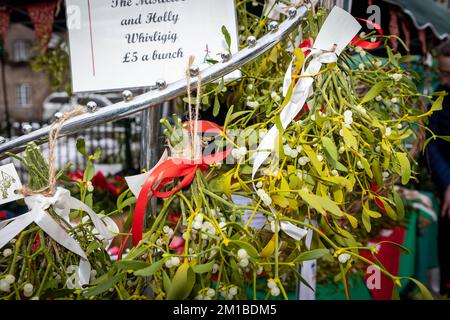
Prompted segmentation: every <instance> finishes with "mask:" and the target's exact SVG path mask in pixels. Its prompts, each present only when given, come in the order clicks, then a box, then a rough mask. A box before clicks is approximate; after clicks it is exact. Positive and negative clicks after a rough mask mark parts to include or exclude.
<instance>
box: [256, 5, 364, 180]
mask: <svg viewBox="0 0 450 320" xmlns="http://www.w3.org/2000/svg"><path fill="white" fill-rule="evenodd" d="M360 29H361V25H360V24H359V23H358V21H356V19H355V18H354V17H353V16H352V15H351V14H349V13H348V12H347V11H345V10H343V9H340V8H338V7H334V8H333V10H332V11H331V12H330V14H329V16H328V17H327V19H326V20H325V23H324V25H323V27H322V28H321V29H320V32H319V34H318V36H317V38H316V41H315V43H314V48H313V49H311V53H310V55H309V56H308V59H310V62H309V64H308V66H307V67H306V69H305V66H306V65H307V61H305V63H304V65H303V67H302V72H301V74H302V78H300V79H299V81H298V82H297V84H296V85H295V86H294V88H293V91H292V96H291V100H290V101H289V103H288V104H287V105H286V107H285V108H284V109H283V110H282V111H281V113H280V120H281V125H282V126H283V128H284V129H286V128H287V126H288V125H289V124H290V123H291V122H292V120H294V118H295V117H296V116H297V114H298V113H299V112H300V111H301V110H302V108H303V105H304V104H305V102H306V100H307V99H308V98H309V97H310V96H311V95H312V94H313V83H314V78H313V76H314V75H315V74H317V73H318V72H319V71H320V69H321V68H322V64H324V63H332V62H336V61H337V57H338V56H339V55H340V54H341V52H342V50H343V49H344V48H345V47H346V46H347V45H348V44H349V43H350V41H351V40H352V39H353V37H354V36H355V35H356V34H357V33H358V31H359V30H360ZM330 51H333V52H330ZM291 72H292V63H291V65H290V66H289V68H288V70H287V74H286V77H285V81H284V85H283V93H284V95H286V94H287V91H288V88H289V86H290V85H291V82H292V79H291ZM278 134H279V131H278V128H277V127H276V126H273V127H272V128H271V129H270V130H269V132H268V133H267V134H266V135H265V136H264V139H263V140H262V141H261V144H260V145H259V146H258V148H257V150H256V152H255V153H254V155H253V157H254V158H253V159H254V163H253V171H252V179H254V177H255V175H256V172H257V171H258V170H259V168H260V167H261V165H262V164H263V163H264V161H265V160H266V159H267V158H268V157H269V156H270V154H271V153H272V152H273V151H274V150H275V141H276V138H277V136H278Z"/></svg>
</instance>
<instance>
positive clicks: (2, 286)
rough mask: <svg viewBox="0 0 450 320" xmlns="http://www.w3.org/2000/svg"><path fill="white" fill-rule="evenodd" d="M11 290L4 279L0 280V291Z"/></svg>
mask: <svg viewBox="0 0 450 320" xmlns="http://www.w3.org/2000/svg"><path fill="white" fill-rule="evenodd" d="M10 290H11V288H10V284H9V282H8V281H6V280H5V279H1V280H0V291H3V292H9V291H10Z"/></svg>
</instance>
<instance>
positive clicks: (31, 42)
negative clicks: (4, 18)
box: [0, 23, 51, 122]
mask: <svg viewBox="0 0 450 320" xmlns="http://www.w3.org/2000/svg"><path fill="white" fill-rule="evenodd" d="M35 44H36V40H35V33H34V30H33V29H32V28H29V27H27V26H25V25H23V24H20V23H12V24H11V25H10V27H9V30H8V34H7V36H6V39H5V43H4V50H5V52H4V59H2V61H1V62H0V63H1V64H2V65H1V68H5V69H4V72H5V74H4V80H5V83H3V79H2V77H0V82H1V83H0V120H2V121H5V120H6V119H5V115H6V108H8V110H9V117H10V120H11V121H21V122H24V121H26V122H30V121H39V120H41V119H42V110H43V106H42V105H43V101H44V99H45V98H46V97H47V96H48V95H49V94H50V93H51V89H50V86H49V84H48V80H47V77H46V75H45V74H42V73H36V72H34V71H33V70H32V68H31V64H30V58H31V56H32V54H33V50H32V49H33V47H34V46H35ZM3 61H4V65H3ZM0 72H3V70H2V69H0ZM5 87H6V96H5V92H4V88H5ZM5 100H6V101H5ZM5 102H6V103H5Z"/></svg>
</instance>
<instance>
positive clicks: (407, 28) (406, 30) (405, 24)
mask: <svg viewBox="0 0 450 320" xmlns="http://www.w3.org/2000/svg"><path fill="white" fill-rule="evenodd" d="M402 31H403V34H404V35H405V44H406V47H407V48H408V50H409V48H410V47H411V23H410V22H409V20H408V19H405V18H403V19H402Z"/></svg>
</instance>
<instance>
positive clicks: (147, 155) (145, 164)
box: [140, 105, 162, 169]
mask: <svg viewBox="0 0 450 320" xmlns="http://www.w3.org/2000/svg"><path fill="white" fill-rule="evenodd" d="M161 106H162V105H160V106H157V107H156V108H150V109H146V110H144V111H143V112H142V115H141V130H142V131H141V150H140V151H141V161H140V163H141V169H151V168H152V167H153V166H154V165H155V164H156V163H157V162H158V159H159V157H160V154H159V149H160V148H159V147H160V145H159V131H160V130H159V128H160V124H159V119H160V109H161Z"/></svg>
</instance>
